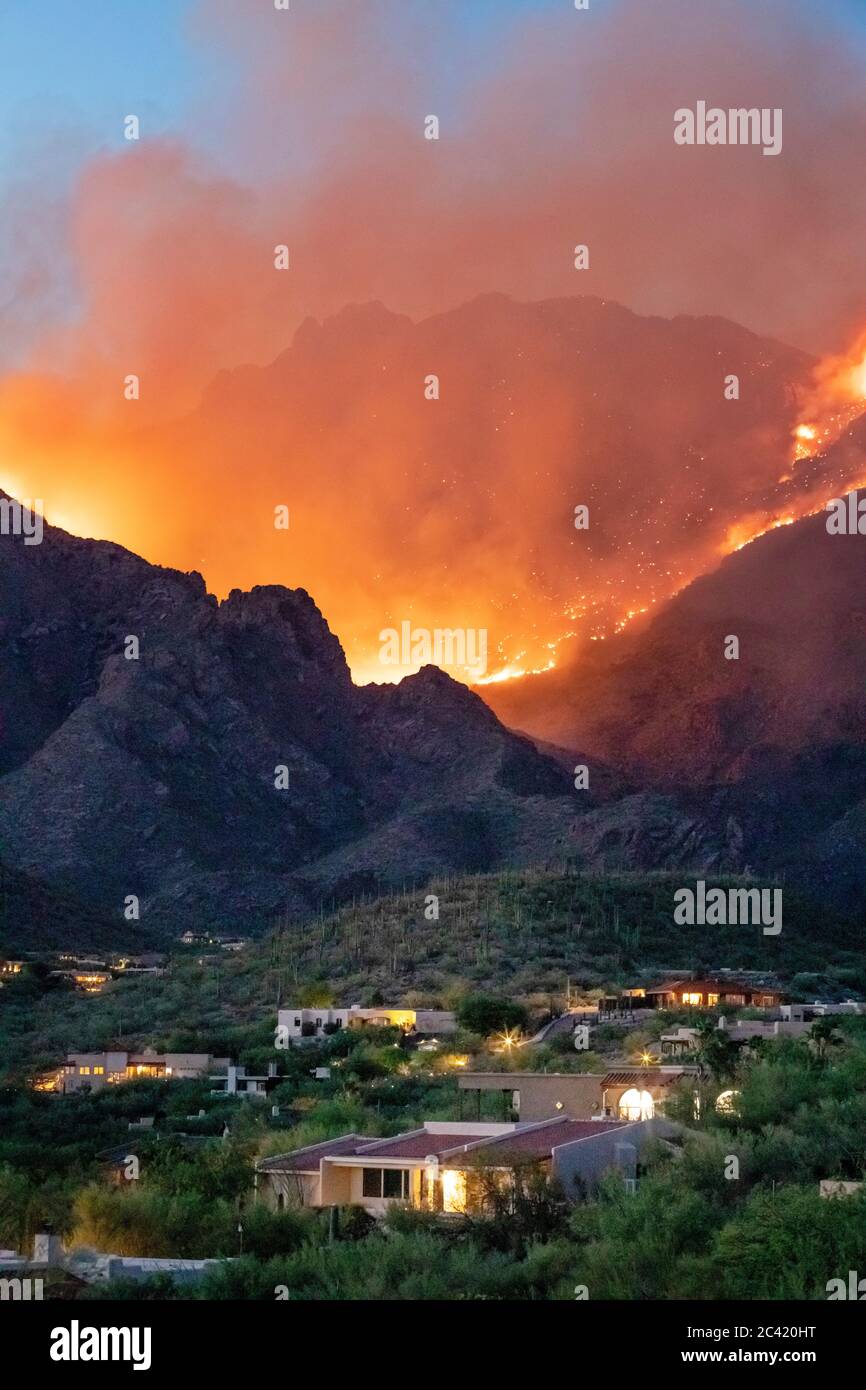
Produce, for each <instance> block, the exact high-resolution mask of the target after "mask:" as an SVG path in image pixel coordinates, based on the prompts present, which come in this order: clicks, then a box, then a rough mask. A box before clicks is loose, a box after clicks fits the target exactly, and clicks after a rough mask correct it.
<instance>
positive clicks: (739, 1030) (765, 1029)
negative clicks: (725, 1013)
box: [716, 1017, 812, 1043]
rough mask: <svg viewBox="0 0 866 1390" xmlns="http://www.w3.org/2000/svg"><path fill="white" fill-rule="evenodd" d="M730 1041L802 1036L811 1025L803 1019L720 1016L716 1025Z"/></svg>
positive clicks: (807, 1032) (746, 1041) (739, 1041)
mask: <svg viewBox="0 0 866 1390" xmlns="http://www.w3.org/2000/svg"><path fill="white" fill-rule="evenodd" d="M716 1026H717V1028H718V1029H719V1031H720V1032H722V1033H725V1034H727V1036H728V1037H729V1038H730V1039H731V1042H735V1043H749V1042H753V1041H754V1040H755V1039H756V1038H767V1039H772V1038H802V1037H807V1036H808V1034H809V1030H810V1029H811V1027H812V1024H811V1022H807V1021H806V1020H805V1019H779V1018H776V1019H755V1018H737V1019H727V1018H724V1017H722V1018H720V1019H719V1021H718V1024H717V1025H716Z"/></svg>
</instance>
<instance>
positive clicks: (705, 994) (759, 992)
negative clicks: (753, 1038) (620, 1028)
mask: <svg viewBox="0 0 866 1390" xmlns="http://www.w3.org/2000/svg"><path fill="white" fill-rule="evenodd" d="M643 996H644V998H645V999H646V1001H647V1004H648V1006H649V1007H650V1008H654V1009H682V1008H695V1009H715V1008H718V1007H719V1005H721V1004H727V1005H730V1006H734V1007H737V1008H754V1009H775V1008H778V1007H779V1005H780V1004H781V1003H782V1001H783V1000H784V997H785V996H784V994H783V993H782V991H781V990H780V989H777V988H776V987H774V986H769V985H762V984H755V983H751V982H749V981H746V980H742V979H733V978H730V977H728V976H720V975H719V976H715V977H713V978H705V979H696V980H690V979H681V980H667V981H665V982H664V983H663V984H659V985H653V986H652V987H651V988H648V989H645V990H644V991H643Z"/></svg>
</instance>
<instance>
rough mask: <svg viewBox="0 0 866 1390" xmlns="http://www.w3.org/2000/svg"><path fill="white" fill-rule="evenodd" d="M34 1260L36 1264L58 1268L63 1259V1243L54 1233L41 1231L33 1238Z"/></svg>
mask: <svg viewBox="0 0 866 1390" xmlns="http://www.w3.org/2000/svg"><path fill="white" fill-rule="evenodd" d="M33 1259H34V1262H35V1263H36V1264H44V1265H49V1266H50V1267H52V1268H56V1267H57V1266H58V1265H59V1264H60V1263H61V1261H62V1259H63V1241H62V1240H61V1239H60V1236H56V1235H55V1234H54V1232H53V1231H40V1232H39V1234H38V1235H35V1236H34V1237H33Z"/></svg>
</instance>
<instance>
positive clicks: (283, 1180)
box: [256, 1116, 675, 1216]
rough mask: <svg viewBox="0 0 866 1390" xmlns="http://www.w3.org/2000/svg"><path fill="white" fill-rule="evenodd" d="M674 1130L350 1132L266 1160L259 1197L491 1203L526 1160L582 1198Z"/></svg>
mask: <svg viewBox="0 0 866 1390" xmlns="http://www.w3.org/2000/svg"><path fill="white" fill-rule="evenodd" d="M674 1132H675V1127H674V1126H668V1125H666V1124H665V1123H664V1122H663V1121H655V1122H644V1123H625V1122H617V1121H613V1120H595V1121H586V1120H571V1119H568V1118H566V1117H565V1116H558V1117H557V1118H556V1119H553V1120H542V1121H540V1122H538V1123H535V1124H469V1123H466V1122H464V1121H461V1120H451V1121H437V1122H433V1121H430V1122H428V1123H427V1124H425V1125H424V1127H423V1128H422V1129H417V1130H412V1131H409V1132H408V1133H406V1134H398V1135H395V1136H394V1138H392V1139H371V1138H369V1137H366V1136H363V1135H359V1134H344V1135H342V1136H341V1137H340V1138H339V1139H331V1140H326V1141H325V1142H324V1143H321V1144H312V1145H310V1146H309V1147H307V1148H303V1149H297V1150H295V1151H294V1152H293V1153H286V1154H278V1155H276V1156H274V1157H273V1158H264V1159H260V1160H259V1162H258V1163H257V1164H256V1199H257V1200H258V1201H263V1202H265V1203H266V1204H267V1205H268V1206H269V1207H271V1208H272V1209H273V1210H276V1211H282V1210H284V1209H285V1208H287V1207H293V1206H295V1207H297V1206H306V1207H330V1206H360V1207H364V1208H365V1209H366V1210H367V1211H368V1212H369V1213H370V1214H371V1215H373V1216H382V1215H384V1214H385V1212H387V1211H388V1209H389V1207H390V1206H392V1205H393V1204H394V1203H404V1204H407V1205H409V1206H412V1207H415V1208H417V1209H419V1210H427V1211H440V1212H445V1213H453V1214H457V1213H461V1212H466V1211H472V1210H478V1209H479V1208H480V1207H482V1206H483V1190H484V1189H483V1180H484V1177H485V1176H487V1177H489V1178H490V1179H491V1180H492V1181H495V1182H496V1183H497V1184H501V1183H502V1182H506V1183H507V1182H508V1181H509V1180H511V1181H513V1175H514V1173H515V1172H516V1171H517V1170H518V1169H520V1168H523V1167H525V1166H529V1167H531V1168H533V1169H534V1170H536V1171H539V1172H542V1173H545V1174H546V1175H548V1176H549V1177H551V1178H555V1179H557V1180H558V1181H559V1182H560V1183H561V1185H562V1187H563V1190H564V1191H565V1193H566V1196H569V1197H574V1196H576V1195H577V1192H578V1191H579V1190H580V1189H581V1188H584V1189H585V1188H592V1187H594V1186H595V1185H596V1184H597V1183H598V1181H599V1179H600V1178H601V1177H602V1176H603V1174H604V1173H605V1172H607V1171H609V1170H610V1169H619V1170H620V1171H621V1172H622V1173H623V1176H624V1177H625V1178H626V1179H627V1180H628V1181H630V1182H634V1180H635V1178H636V1174H637V1163H638V1158H639V1155H640V1152H641V1150H642V1148H643V1147H644V1145H645V1144H646V1143H647V1142H648V1141H649V1140H650V1139H651V1138H664V1137H667V1136H668V1135H670V1134H672V1133H674Z"/></svg>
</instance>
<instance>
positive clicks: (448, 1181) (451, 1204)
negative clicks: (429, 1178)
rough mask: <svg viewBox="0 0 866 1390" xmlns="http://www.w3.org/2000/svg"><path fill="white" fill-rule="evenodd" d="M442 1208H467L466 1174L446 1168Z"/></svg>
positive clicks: (455, 1209)
mask: <svg viewBox="0 0 866 1390" xmlns="http://www.w3.org/2000/svg"><path fill="white" fill-rule="evenodd" d="M442 1210H443V1211H465V1210H466V1174H465V1173H460V1172H458V1171H457V1170H456V1169H455V1168H446V1169H445V1171H444V1172H443V1174H442Z"/></svg>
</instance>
